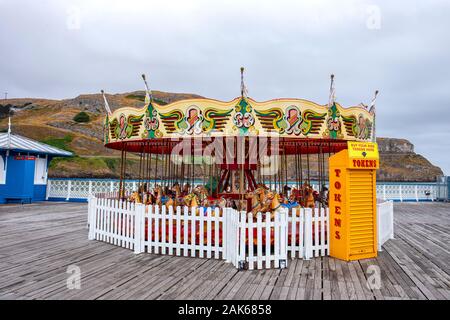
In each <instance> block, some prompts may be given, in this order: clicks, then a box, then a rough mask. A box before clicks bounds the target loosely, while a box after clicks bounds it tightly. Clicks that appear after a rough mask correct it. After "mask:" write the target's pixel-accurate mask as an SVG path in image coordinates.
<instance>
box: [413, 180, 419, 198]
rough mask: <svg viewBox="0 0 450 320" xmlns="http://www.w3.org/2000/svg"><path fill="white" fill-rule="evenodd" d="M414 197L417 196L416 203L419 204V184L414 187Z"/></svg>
mask: <svg viewBox="0 0 450 320" xmlns="http://www.w3.org/2000/svg"><path fill="white" fill-rule="evenodd" d="M414 195H415V196H416V202H419V193H418V192H417V184H416V185H415V186H414Z"/></svg>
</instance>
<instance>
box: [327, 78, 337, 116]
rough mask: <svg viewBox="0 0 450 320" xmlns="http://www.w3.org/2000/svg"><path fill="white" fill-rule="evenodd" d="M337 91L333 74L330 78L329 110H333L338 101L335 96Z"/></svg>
mask: <svg viewBox="0 0 450 320" xmlns="http://www.w3.org/2000/svg"><path fill="white" fill-rule="evenodd" d="M335 93H336V91H335V89H334V74H331V76H330V97H329V99H328V108H331V107H332V106H333V104H334V102H335V100H336V96H335Z"/></svg>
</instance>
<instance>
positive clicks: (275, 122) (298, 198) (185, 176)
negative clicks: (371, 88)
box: [102, 68, 376, 213]
mask: <svg viewBox="0 0 450 320" xmlns="http://www.w3.org/2000/svg"><path fill="white" fill-rule="evenodd" d="M243 71H244V69H243V68H241V90H240V91H241V94H240V96H239V97H237V98H235V99H233V100H231V101H229V102H222V101H217V100H213V99H188V100H182V101H177V102H173V103H170V104H166V105H162V104H158V103H156V102H155V101H154V99H153V96H152V93H151V91H150V90H149V88H148V85H147V81H146V78H145V75H142V77H143V79H144V83H145V87H146V98H145V103H144V105H143V107H142V108H128V107H126V108H119V109H117V110H114V112H112V111H111V109H110V107H109V105H108V102H107V100H106V97H105V95H104V92H103V91H102V93H103V97H104V99H105V107H106V110H107V115H106V118H105V122H104V140H105V147H106V148H110V149H115V150H119V151H120V152H121V166H120V186H119V192H118V194H117V197H118V198H119V199H121V200H128V201H131V202H136V203H143V204H146V205H157V206H166V207H170V206H189V207H205V208H208V207H212V208H214V207H219V208H224V207H232V208H235V209H237V210H239V211H243V210H246V211H247V212H249V213H257V212H263V213H264V212H271V213H274V212H276V210H277V209H279V208H283V207H286V208H289V209H290V208H296V207H300V208H302V207H303V208H305V207H306V208H314V207H317V206H319V207H326V206H328V187H327V184H328V159H329V157H330V156H331V155H333V154H335V153H337V152H339V151H341V150H343V149H346V148H347V141H372V140H373V139H374V137H375V127H374V125H375V123H374V121H375V114H374V107H373V106H374V103H372V105H371V107H370V108H369V107H368V106H365V105H363V104H361V105H358V106H354V107H349V108H344V107H342V106H341V105H340V104H338V103H337V102H336V101H335V99H334V76H333V75H332V76H331V85H330V96H329V102H328V103H327V104H325V105H319V104H316V103H314V102H311V101H307V100H303V99H274V100H270V101H266V102H257V101H255V100H253V99H252V98H250V97H248V95H247V90H246V86H245V84H244V78H243ZM375 97H376V94H375ZM374 100H375V98H374ZM374 100H373V101H374ZM130 154H133V157H134V158H135V159H136V158H138V159H139V169H138V172H133V175H134V176H135V177H137V180H138V183H137V186H138V187H137V189H136V190H126V188H125V177H126V176H129V175H130V172H129V171H128V170H130V169H129V168H128V166H127V163H128V161H127V159H130ZM313 182H314V186H315V187H313ZM205 212H206V211H205Z"/></svg>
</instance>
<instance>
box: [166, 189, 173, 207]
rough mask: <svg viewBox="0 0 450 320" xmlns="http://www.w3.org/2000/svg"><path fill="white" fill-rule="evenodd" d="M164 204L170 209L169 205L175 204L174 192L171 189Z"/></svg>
mask: <svg viewBox="0 0 450 320" xmlns="http://www.w3.org/2000/svg"><path fill="white" fill-rule="evenodd" d="M164 205H165V206H166V209H167V210H168V209H169V207H174V206H175V200H174V194H173V193H172V192H171V191H169V192H168V193H167V201H166V203H165V204H164Z"/></svg>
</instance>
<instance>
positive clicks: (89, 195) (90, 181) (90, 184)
mask: <svg viewBox="0 0 450 320" xmlns="http://www.w3.org/2000/svg"><path fill="white" fill-rule="evenodd" d="M91 196H92V180H89V189H88V198H89V197H91Z"/></svg>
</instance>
